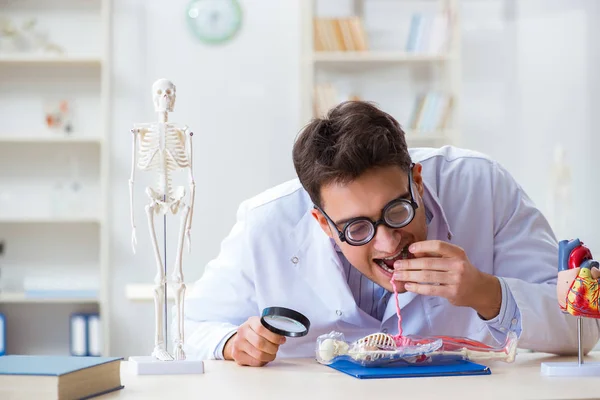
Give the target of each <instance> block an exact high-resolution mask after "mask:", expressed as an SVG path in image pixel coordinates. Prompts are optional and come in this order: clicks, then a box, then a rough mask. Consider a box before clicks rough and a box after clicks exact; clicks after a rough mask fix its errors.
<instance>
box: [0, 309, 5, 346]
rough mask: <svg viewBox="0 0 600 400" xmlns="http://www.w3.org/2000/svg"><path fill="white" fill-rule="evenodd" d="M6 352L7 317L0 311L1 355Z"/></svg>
mask: <svg viewBox="0 0 600 400" xmlns="http://www.w3.org/2000/svg"><path fill="white" fill-rule="evenodd" d="M4 354H6V317H5V316H4V314H2V313H0V356H3V355H4Z"/></svg>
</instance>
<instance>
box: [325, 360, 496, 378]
mask: <svg viewBox="0 0 600 400" xmlns="http://www.w3.org/2000/svg"><path fill="white" fill-rule="evenodd" d="M328 366H329V367H331V368H333V369H336V370H338V371H340V372H343V373H345V374H348V375H350V376H353V377H355V378H358V379H378V378H419V377H431V376H461V375H490V374H491V373H492V371H490V369H489V367H487V366H485V365H481V364H476V363H474V362H471V361H466V360H456V361H452V362H447V363H443V364H437V365H428V364H420V365H405V364H402V365H386V366H378V367H363V366H362V365H359V364H355V363H352V362H350V361H348V360H339V361H336V362H334V363H332V364H329V365H328Z"/></svg>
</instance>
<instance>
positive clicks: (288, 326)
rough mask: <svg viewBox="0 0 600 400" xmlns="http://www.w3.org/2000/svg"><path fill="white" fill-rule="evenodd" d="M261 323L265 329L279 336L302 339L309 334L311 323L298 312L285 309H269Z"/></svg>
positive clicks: (261, 318) (263, 314)
mask: <svg viewBox="0 0 600 400" xmlns="http://www.w3.org/2000/svg"><path fill="white" fill-rule="evenodd" d="M260 322H261V323H262V324H263V326H264V327H265V328H267V329H268V330H270V331H271V332H273V333H276V334H278V335H283V336H287V337H300V336H305V335H306V334H308V329H309V328H310V321H309V320H308V318H306V317H305V316H304V315H302V314H300V313H299V312H298V311H294V310H290V309H289V308H285V307H267V308H265V309H264V310H263V312H262V315H261V317H260Z"/></svg>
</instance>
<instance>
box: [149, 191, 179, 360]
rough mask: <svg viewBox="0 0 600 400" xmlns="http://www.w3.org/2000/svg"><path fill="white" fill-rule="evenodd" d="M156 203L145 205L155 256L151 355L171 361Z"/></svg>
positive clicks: (164, 279) (164, 280) (164, 278)
mask: <svg viewBox="0 0 600 400" xmlns="http://www.w3.org/2000/svg"><path fill="white" fill-rule="evenodd" d="M156 207H157V205H156V204H155V202H154V199H152V203H151V204H149V205H147V206H146V215H147V216H148V226H149V228H150V237H151V239H152V247H153V248H154V256H155V258H156V267H157V272H156V276H155V278H154V284H155V286H154V308H155V310H154V313H155V316H156V322H155V329H156V331H155V336H154V337H155V339H154V350H153V351H152V355H153V356H154V357H156V358H157V359H159V360H161V361H171V360H173V357H171V355H170V354H169V353H168V352H167V350H166V346H165V338H164V337H163V318H164V315H163V312H164V310H163V307H164V301H165V282H166V277H165V273H164V267H163V263H162V260H161V258H160V251H159V250H158V240H157V239H156V229H155V228H154V211H155V209H156Z"/></svg>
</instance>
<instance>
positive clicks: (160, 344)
mask: <svg viewBox="0 0 600 400" xmlns="http://www.w3.org/2000/svg"><path fill="white" fill-rule="evenodd" d="M152 99H153V101H154V110H155V111H156V112H157V113H158V122H153V123H140V124H135V125H134V128H133V129H132V130H131V132H132V134H133V135H132V136H133V154H132V163H131V177H130V179H129V197H130V212H131V228H132V235H131V244H132V246H133V252H134V253H135V246H136V244H137V239H136V231H135V228H136V227H135V221H134V212H133V183H134V174H135V170H136V168H139V169H140V170H142V171H149V172H153V173H156V174H157V177H158V180H157V182H156V186H154V187H146V194H147V195H148V198H149V202H148V204H147V205H146V207H145V210H146V216H147V218H148V227H149V231H150V238H151V240H152V246H153V249H154V256H155V258H156V268H157V271H156V276H155V278H154V284H155V286H154V307H155V317H156V323H155V330H156V331H155V340H154V350H153V351H152V356H154V357H155V358H156V359H158V360H161V361H170V360H173V359H175V360H185V353H184V351H183V343H184V338H183V304H184V298H185V289H186V285H185V283H184V281H183V268H182V255H183V244H184V243H183V242H184V239H185V238H187V242H188V251H189V249H190V230H191V226H192V215H193V211H194V195H195V188H196V185H195V183H194V176H193V171H192V136H193V133H192V132H188V128H187V126H185V125H179V124H176V123H173V122H168V113H169V112H173V107H174V105H175V85H173V83H171V82H170V81H168V80H166V79H159V80H157V81H156V82H154V84H153V85H152ZM186 138H189V143H186ZM138 141H139V146H137V144H138ZM177 170H187V171H188V176H189V186H190V201H189V204H186V202H185V201H184V197H185V194H186V193H185V188H184V187H183V186H178V187H173V184H172V174H173V173H174V172H175V171H177ZM167 213H170V214H173V215H177V214H178V213H179V214H180V215H181V216H180V218H181V220H180V228H179V232H178V244H177V253H176V257H175V266H174V268H173V274H172V276H171V278H172V282H171V283H172V285H173V290H174V292H175V306H176V307H175V309H176V313H177V315H176V316H175V318H176V321H177V330H176V334H175V337H174V339H173V344H174V350H173V355H171V354H169V353H168V352H167V349H166V343H165V337H164V333H163V329H164V326H163V323H164V317H165V315H164V305H165V304H164V301H165V284H166V282H167V277H166V275H165V269H164V265H163V261H162V259H161V255H160V251H159V248H158V240H157V238H156V230H155V227H154V218H155V217H156V216H159V215H160V216H164V215H165V214H167ZM165 251H166V249H165Z"/></svg>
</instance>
